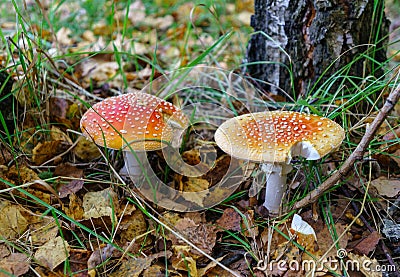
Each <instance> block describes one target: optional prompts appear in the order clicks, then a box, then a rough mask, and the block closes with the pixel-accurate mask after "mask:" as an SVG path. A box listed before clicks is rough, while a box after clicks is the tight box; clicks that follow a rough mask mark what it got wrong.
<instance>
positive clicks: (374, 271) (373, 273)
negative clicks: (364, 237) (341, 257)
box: [347, 252, 382, 277]
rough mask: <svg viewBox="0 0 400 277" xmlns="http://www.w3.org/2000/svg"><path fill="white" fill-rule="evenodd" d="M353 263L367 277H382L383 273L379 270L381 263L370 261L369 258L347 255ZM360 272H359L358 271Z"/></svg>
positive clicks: (374, 260)
mask: <svg viewBox="0 0 400 277" xmlns="http://www.w3.org/2000/svg"><path fill="white" fill-rule="evenodd" d="M347 257H349V258H350V259H351V260H352V261H354V262H356V263H357V265H358V266H359V269H360V271H361V272H362V273H363V274H364V275H365V276H367V277H382V271H381V270H379V269H380V267H379V263H378V261H377V260H376V259H370V258H368V257H367V256H365V255H363V256H360V255H357V254H353V253H351V252H350V253H347ZM357 271H358V270H357Z"/></svg>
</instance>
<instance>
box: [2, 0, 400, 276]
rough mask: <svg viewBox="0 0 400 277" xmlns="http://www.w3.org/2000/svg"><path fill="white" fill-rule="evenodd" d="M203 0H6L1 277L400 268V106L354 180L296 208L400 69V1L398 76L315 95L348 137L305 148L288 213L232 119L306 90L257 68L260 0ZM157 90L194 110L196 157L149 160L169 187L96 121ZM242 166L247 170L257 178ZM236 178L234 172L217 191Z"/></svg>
mask: <svg viewBox="0 0 400 277" xmlns="http://www.w3.org/2000/svg"><path fill="white" fill-rule="evenodd" d="M198 2H199V3H200V1H179V0H154V1H143V2H142V1H140V0H136V1H105V0H99V1H60V2H56V1H50V0H44V1H33V0H25V1H7V2H6V3H3V2H2V3H0V27H1V29H0V30H1V32H0V39H1V43H0V84H1V85H0V277H2V276H66V275H68V276H96V275H98V276H267V275H269V276H308V275H313V276H352V277H353V276H399V275H398V272H399V270H400V198H399V195H400V144H399V135H400V127H399V124H400V121H399V117H400V104H398V103H397V105H396V106H395V109H394V110H393V111H392V112H391V113H390V114H388V115H387V117H386V120H385V121H384V123H383V124H382V125H380V126H379V128H378V130H377V133H376V135H375V136H374V138H373V139H372V141H371V142H370V143H369V145H368V149H367V154H366V155H365V156H364V159H363V160H362V161H358V162H357V163H356V164H354V168H352V170H351V173H350V174H348V175H347V176H346V178H343V180H340V181H338V182H337V184H335V186H334V188H332V189H331V190H330V191H329V192H327V193H325V194H324V195H323V196H321V197H320V198H319V199H318V201H316V202H315V203H309V205H307V206H306V207H304V208H301V209H293V207H294V205H295V203H296V202H298V200H300V199H301V198H303V197H304V196H306V195H307V193H308V192H309V191H310V190H311V188H313V187H315V186H318V185H320V184H321V183H323V181H324V180H326V179H327V178H328V176H330V175H331V174H333V173H334V172H335V171H336V170H337V169H339V168H340V166H341V165H342V164H343V162H344V161H345V160H346V158H347V157H348V156H349V155H350V154H351V153H352V152H353V151H354V150H355V149H356V147H357V144H358V143H359V142H360V140H361V138H362V137H363V135H365V133H366V131H365V130H366V129H367V127H368V126H369V124H371V122H373V120H374V119H375V118H376V117H377V115H378V112H379V109H380V107H381V106H382V103H384V100H385V98H386V97H387V96H388V94H389V93H390V91H393V90H394V89H395V88H396V86H398V84H399V83H400V81H399V80H398V79H396V78H398V77H399V76H400V73H399V71H396V70H397V69H396V66H397V65H398V63H399V62H400V54H399V49H400V46H399V45H400V32H399V27H400V12H399V10H400V3H399V2H398V1H395V0H391V1H387V6H388V8H387V14H388V16H389V18H390V19H391V20H392V25H391V35H390V41H391V42H393V43H391V44H390V45H389V47H388V57H390V60H388V63H387V66H386V67H385V74H384V76H382V78H379V80H372V79H371V78H369V79H366V80H364V81H363V82H362V83H361V84H360V85H358V84H357V89H356V90H354V92H351V93H352V94H350V93H349V94H347V95H346V94H345V95H343V94H342V95H340V97H339V98H337V99H336V98H334V97H332V96H329V97H330V98H326V97H325V98H326V99H323V100H321V99H322V98H321V97H317V96H316V97H315V99H316V100H317V102H316V104H315V106H314V110H315V111H316V112H318V113H320V114H322V115H325V116H328V117H329V116H331V117H333V116H332V115H335V118H332V119H334V120H335V121H338V122H341V123H342V124H343V128H344V129H345V132H346V137H345V139H344V142H343V144H342V146H340V148H339V149H337V150H336V151H335V152H334V153H332V154H330V155H328V156H327V157H326V158H325V159H323V160H322V161H321V160H319V161H311V162H310V161H305V160H301V159H299V160H295V161H293V166H294V170H293V171H292V172H291V173H290V174H289V176H288V183H289V188H288V192H287V194H286V195H285V197H284V203H283V206H282V209H283V211H282V214H281V215H280V216H279V217H276V218H273V217H268V214H267V213H266V211H265V209H264V208H263V206H262V203H263V197H264V196H263V191H261V192H259V191H258V190H257V188H258V187H262V186H263V184H264V182H265V179H263V178H262V177H263V176H262V173H260V172H261V171H260V170H259V167H258V166H257V165H256V164H253V163H244V162H242V161H238V160H235V159H233V158H232V157H230V156H229V155H227V154H225V153H224V152H223V151H222V150H221V149H220V148H218V147H217V145H216V144H215V142H214V133H215V131H216V128H217V127H218V126H219V125H221V123H222V122H224V121H225V120H227V119H228V118H230V117H232V116H233V115H236V114H243V113H245V112H246V111H251V112H255V111H260V110H265V109H276V108H282V107H285V108H288V107H293V109H294V110H298V107H299V106H301V104H302V103H304V102H305V99H295V100H296V101H295V102H293V103H280V102H278V100H276V99H275V100H276V101H275V100H274V99H270V97H269V95H266V94H263V93H257V92H255V91H256V89H257V86H256V85H255V83H254V82H252V80H251V79H250V78H243V77H242V76H241V74H242V73H243V72H244V70H243V62H244V57H245V52H246V45H247V42H248V40H249V38H250V35H251V32H252V29H251V27H250V26H249V22H250V16H251V14H252V13H253V10H252V9H253V2H252V1H248V0H246V1H240V0H237V1H229V3H225V1H218V0H217V1H213V0H206V1H202V2H201V4H196V3H198ZM99 7H100V8H99ZM388 59H389V58H388ZM185 66H186V67H188V68H191V69H192V70H189V71H185V70H177V69H179V68H183V67H185ZM177 80H178V81H177ZM170 86H171V87H173V91H172V90H171V91H167V89H166V88H170ZM139 91H142V92H146V93H150V94H156V93H161V94H160V95H159V96H162V97H163V98H165V99H166V100H167V101H169V102H171V103H173V104H174V105H177V106H179V107H180V108H181V109H182V110H183V112H184V113H185V114H186V115H187V116H188V117H189V118H190V122H191V126H190V128H188V129H187V132H186V133H185V136H184V142H185V143H184V144H183V145H182V146H181V148H180V156H181V157H182V161H183V164H180V163H178V162H176V161H175V160H174V161H173V160H172V159H171V157H175V156H173V154H171V153H166V152H165V151H162V150H158V151H151V152H149V153H147V156H146V161H143V163H144V164H145V165H146V166H148V168H149V169H151V172H150V173H146V176H145V177H146V178H150V179H151V178H154V179H151V180H152V182H151V183H152V184H153V185H154V184H157V185H159V186H160V187H159V188H158V189H157V193H159V194H160V195H161V198H160V199H158V201H154V199H152V192H153V191H152V190H151V189H153V188H152V187H150V188H148V187H141V188H138V187H137V186H135V184H136V185H137V183H138V180H137V179H135V178H132V179H133V181H132V180H131V178H129V177H127V176H126V175H124V174H122V173H121V171H120V170H121V168H122V167H123V165H124V162H123V154H122V152H121V151H118V150H112V149H109V148H107V147H102V146H99V145H96V144H95V143H93V142H92V141H91V140H88V139H86V138H84V137H83V136H82V131H83V130H82V129H81V127H80V121H81V118H82V116H83V114H84V113H85V112H86V111H87V110H88V109H89V108H90V107H91V106H92V105H94V104H95V103H98V102H99V101H101V100H103V99H106V98H108V97H111V96H116V95H121V94H123V93H126V92H132V93H137V92H139ZM226 91H230V92H231V94H229V95H227V94H226ZM376 94H379V96H378V97H375V96H376ZM249 95H251V97H249ZM321 95H325V94H321ZM374 95H375V96H374ZM374 97H375V98H374ZM265 100H268V101H271V103H272V104H267V102H268V101H265ZM318 101H319V102H318ZM323 101H325V102H323ZM268 103H269V102H268ZM371 103H372V104H371ZM353 104H354V105H355V106H357V107H358V108H360V109H361V108H362V107H368V108H367V109H366V110H362V109H361V110H357V111H356V112H355V111H353V110H350V109H348V108H346V107H348V106H352V105H353ZM314 110H313V111H314ZM244 165H245V166H244ZM231 168H234V169H236V168H244V169H241V170H242V172H240V176H241V177H240V178H239V179H240V182H239V181H238V180H237V178H236V175H232V176H230V175H229V174H230V173H231V172H230V171H229V169H231ZM228 173H229V174H228ZM147 174H148V175H147ZM232 174H233V173H232ZM235 178H236V179H235ZM153 180H156V181H154V182H153ZM221 180H233V184H230V183H229V182H227V183H228V185H227V186H226V187H223V188H222V189H221V188H218V189H215V190H213V189H212V187H214V186H215V185H216V184H219V182H220V181H221ZM134 183H135V184H134ZM221 183H222V182H221ZM260 184H261V186H258V185H260ZM249 192H250V193H249ZM258 192H259V193H258ZM249 194H250V195H249ZM155 202H156V203H157V204H158V205H156V204H155ZM396 272H397V273H396ZM396 274H397V275H396Z"/></svg>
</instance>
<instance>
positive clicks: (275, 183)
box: [261, 163, 292, 215]
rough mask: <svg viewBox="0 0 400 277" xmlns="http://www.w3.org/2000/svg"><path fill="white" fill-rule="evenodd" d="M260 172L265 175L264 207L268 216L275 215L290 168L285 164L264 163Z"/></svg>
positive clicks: (277, 211)
mask: <svg viewBox="0 0 400 277" xmlns="http://www.w3.org/2000/svg"><path fill="white" fill-rule="evenodd" d="M261 170H262V171H264V172H265V174H266V188H265V200H264V207H266V208H267V209H268V211H269V213H270V214H272V215H277V214H279V208H280V206H281V202H282V197H283V194H284V192H285V191H286V177H287V174H288V173H289V172H290V171H291V170H292V166H291V165H290V164H286V163H274V164H269V163H264V164H262V165H261Z"/></svg>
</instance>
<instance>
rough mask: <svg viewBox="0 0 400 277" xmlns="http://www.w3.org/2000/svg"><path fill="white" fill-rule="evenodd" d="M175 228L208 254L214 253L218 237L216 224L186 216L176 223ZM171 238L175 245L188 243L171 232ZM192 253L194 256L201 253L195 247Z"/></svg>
mask: <svg viewBox="0 0 400 277" xmlns="http://www.w3.org/2000/svg"><path fill="white" fill-rule="evenodd" d="M175 228H176V229H177V230H178V231H179V232H180V234H182V235H183V236H184V237H186V238H187V239H188V240H190V241H191V242H192V243H193V244H194V245H196V246H197V247H199V248H200V249H201V250H203V251H204V252H206V253H207V254H211V253H212V249H213V248H214V245H215V243H216V239H217V234H216V231H217V228H216V227H215V226H211V225H208V224H206V223H195V222H194V221H193V220H192V219H191V218H187V217H186V218H182V219H180V220H178V221H177V222H176V224H175ZM169 238H170V239H171V240H172V243H173V244H174V245H175V246H176V245H182V244H183V245H186V243H185V242H183V241H181V240H179V238H178V237H176V236H175V235H173V234H170V235H169ZM191 253H192V256H195V255H199V253H198V251H196V250H194V249H193V250H192V251H191Z"/></svg>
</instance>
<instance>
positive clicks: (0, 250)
mask: <svg viewBox="0 0 400 277" xmlns="http://www.w3.org/2000/svg"><path fill="white" fill-rule="evenodd" d="M10 254H11V252H10V250H9V249H8V247H7V245H6V244H5V243H4V242H2V243H0V261H1V260H2V259H3V258H5V257H7V256H9V255H10Z"/></svg>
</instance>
